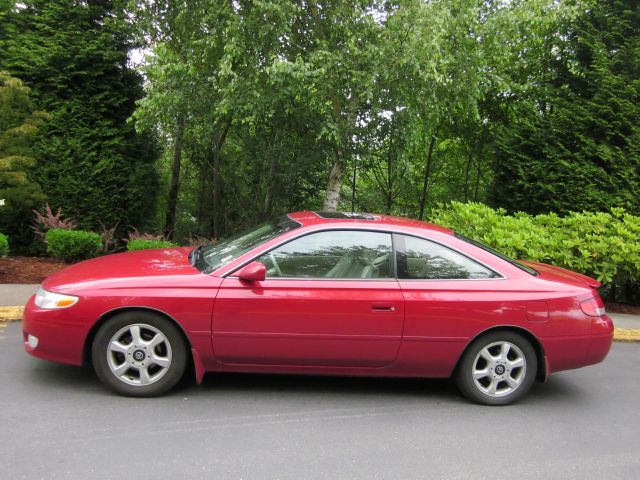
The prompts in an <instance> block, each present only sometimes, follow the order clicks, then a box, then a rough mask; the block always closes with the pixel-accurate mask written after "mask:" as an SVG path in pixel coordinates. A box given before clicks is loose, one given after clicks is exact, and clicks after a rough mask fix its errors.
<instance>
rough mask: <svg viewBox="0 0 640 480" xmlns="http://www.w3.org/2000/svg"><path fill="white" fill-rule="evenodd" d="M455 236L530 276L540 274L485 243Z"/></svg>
mask: <svg viewBox="0 0 640 480" xmlns="http://www.w3.org/2000/svg"><path fill="white" fill-rule="evenodd" d="M455 236H456V237H457V238H459V239H460V240H464V241H465V242H467V243H470V244H471V245H475V246H476V247H478V248H481V249H483V250H486V251H487V252H489V253H492V254H493V255H495V256H496V257H500V258H501V259H502V260H504V261H505V262H509V263H510V264H511V265H514V266H516V267H518V268H519V269H521V270H524V271H525V272H527V273H528V274H529V275H536V276H537V275H538V272H536V271H535V270H534V269H533V268H531V267H528V266H527V265H523V264H522V263H520V262H518V261H516V260H514V259H513V258H511V257H507V256H506V255H505V254H504V253H500V252H498V251H497V250H494V249H493V248H491V247H490V246H488V245H485V244H484V243H481V242H478V241H477V240H473V239H472V238H468V237H465V236H464V235H460V234H459V233H456V234H455Z"/></svg>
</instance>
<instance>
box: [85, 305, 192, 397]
mask: <svg viewBox="0 0 640 480" xmlns="http://www.w3.org/2000/svg"><path fill="white" fill-rule="evenodd" d="M91 356H92V360H93V367H94V370H95V372H96V374H97V375H98V378H100V380H101V381H102V383H104V384H105V385H106V386H107V387H109V388H110V389H111V390H113V391H115V392H116V393H118V394H120V395H126V396H130V397H153V396H157V395H162V394H163V393H165V392H167V391H168V390H169V389H170V388H172V387H173V386H174V385H175V384H176V383H177V382H178V380H180V378H181V377H182V375H183V374H184V371H185V368H186V365H187V349H186V346H185V342H184V340H183V339H182V335H181V334H180V332H179V331H178V329H177V328H176V326H175V325H173V323H171V322H170V321H169V320H167V319H166V318H164V317H161V316H159V315H156V314H154V313H152V312H143V311H135V312H134V311H132V312H124V313H121V314H119V315H116V316H115V317H113V318H111V319H110V320H109V321H107V322H106V323H105V324H104V325H103V326H102V327H101V328H100V330H98V333H97V334H96V336H95V339H94V341H93V345H92V348H91Z"/></svg>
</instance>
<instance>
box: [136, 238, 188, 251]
mask: <svg viewBox="0 0 640 480" xmlns="http://www.w3.org/2000/svg"><path fill="white" fill-rule="evenodd" d="M177 246H178V245H177V244H175V243H173V242H168V241H166V240H143V239H136V240H129V241H128V242H127V250H129V251H130V252H131V251H133V250H148V249H150V248H170V247H177Z"/></svg>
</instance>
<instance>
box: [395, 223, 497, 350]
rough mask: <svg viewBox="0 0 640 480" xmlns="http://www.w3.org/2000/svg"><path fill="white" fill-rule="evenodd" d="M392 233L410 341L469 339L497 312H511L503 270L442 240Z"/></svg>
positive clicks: (438, 341) (443, 342)
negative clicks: (480, 260)
mask: <svg viewBox="0 0 640 480" xmlns="http://www.w3.org/2000/svg"><path fill="white" fill-rule="evenodd" d="M393 237H394V247H395V250H396V256H397V261H398V265H397V273H398V282H399V283H400V287H401V289H402V292H403V296H404V300H405V316H406V328H405V337H404V338H405V340H406V341H407V342H412V341H422V342H437V343H439V344H446V343H447V342H453V343H455V342H466V341H467V340H468V338H469V336H473V335H474V334H475V333H477V332H478V331H480V330H481V329H482V328H484V327H485V326H486V322H487V319H493V318H495V316H496V314H497V313H500V314H501V315H502V316H503V317H505V318H508V317H509V316H510V315H509V303H508V299H509V294H508V292H504V291H503V288H504V286H505V282H504V281H503V280H504V276H503V275H501V274H499V273H497V272H496V271H494V270H493V269H491V268H489V267H488V266H486V265H484V264H482V263H480V262H478V261H477V260H474V259H473V258H471V257H469V256H467V255H465V254H463V253H461V252H460V251H457V250H454V249H453V248H450V247H449V246H446V245H443V244H441V243H438V242H435V241H430V240H427V239H423V238H418V237H414V236H409V235H400V234H394V236H393ZM505 300H506V301H505Z"/></svg>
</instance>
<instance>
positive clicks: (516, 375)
mask: <svg viewBox="0 0 640 480" xmlns="http://www.w3.org/2000/svg"><path fill="white" fill-rule="evenodd" d="M537 370H538V358H537V356H536V352H535V351H534V349H533V346H532V345H531V343H530V342H529V341H528V340H527V339H526V338H524V337H523V336H522V335H520V334H518V333H515V332H507V331H503V332H500V331H497V332H492V333H488V334H486V335H483V336H482V337H480V338H478V339H477V340H475V341H474V342H473V343H472V344H471V346H470V347H469V348H468V349H467V351H466V352H465V354H464V356H463V357H462V361H461V362H460V364H459V365H458V369H457V371H456V374H455V381H456V384H457V386H458V388H459V389H460V391H461V392H462V393H463V394H464V395H465V396H466V397H467V398H469V399H470V400H472V401H474V402H476V403H480V404H482V405H494V406H499V405H509V404H511V403H513V402H515V401H517V400H519V399H520V398H522V397H523V396H524V395H525V394H526V393H527V392H528V391H529V389H530V388H531V386H532V385H533V383H534V382H535V379H536V372H537Z"/></svg>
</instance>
